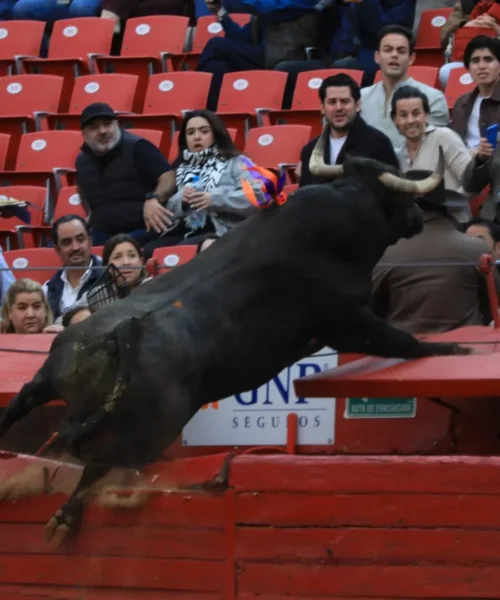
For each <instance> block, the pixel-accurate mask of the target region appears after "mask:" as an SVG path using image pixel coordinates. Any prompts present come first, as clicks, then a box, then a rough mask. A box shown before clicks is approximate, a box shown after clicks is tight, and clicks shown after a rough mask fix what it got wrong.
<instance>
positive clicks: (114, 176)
mask: <svg viewBox="0 0 500 600" xmlns="http://www.w3.org/2000/svg"><path fill="white" fill-rule="evenodd" d="M81 128H82V133H83V138H84V142H85V143H84V144H83V146H82V147H81V150H80V153H79V155H78V157H77V159H76V180H77V185H78V188H79V193H80V197H81V199H82V202H83V204H84V206H85V208H86V209H87V212H88V214H89V225H90V227H91V229H92V239H93V243H94V245H96V246H102V245H104V244H105V243H106V242H107V240H108V239H109V238H111V237H112V236H113V235H116V234H117V233H128V234H130V235H132V236H133V237H134V238H136V239H137V241H138V242H139V243H140V244H141V245H144V244H145V243H147V242H149V241H152V240H154V239H156V237H158V235H159V234H160V233H162V232H163V231H164V230H165V229H166V228H167V227H168V226H169V225H170V224H171V222H172V221H171V217H172V213H171V212H170V211H169V210H167V209H166V208H165V207H164V206H162V204H163V203H164V202H166V200H168V198H169V196H170V195H171V194H172V192H173V191H174V190H175V173H174V171H172V169H171V167H170V165H169V163H168V162H167V160H166V159H165V157H164V156H163V154H162V153H161V152H160V151H159V150H158V149H157V148H156V146H154V144H152V143H151V142H149V141H148V140H145V139H143V138H141V137H138V136H136V135H133V134H131V133H129V132H128V131H124V130H121V129H120V127H119V125H118V120H117V118H116V115H115V112H114V111H113V109H112V108H111V107H110V106H109V105H108V104H104V103H101V102H97V103H94V104H90V105H89V106H87V107H86V108H85V109H84V110H83V112H82V115H81Z"/></svg>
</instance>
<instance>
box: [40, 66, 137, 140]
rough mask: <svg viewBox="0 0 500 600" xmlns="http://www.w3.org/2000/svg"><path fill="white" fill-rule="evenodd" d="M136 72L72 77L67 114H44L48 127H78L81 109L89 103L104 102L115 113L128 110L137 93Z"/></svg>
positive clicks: (131, 106)
mask: <svg viewBox="0 0 500 600" xmlns="http://www.w3.org/2000/svg"><path fill="white" fill-rule="evenodd" d="M138 80H139V78H138V77H137V75H124V74H118V75H115V74H105V75H84V76H82V77H78V78H77V79H76V80H75V85H74V87H73V92H72V94H71V100H70V104H69V110H68V113H64V114H63V113H59V114H54V115H50V116H49V117H48V124H49V127H50V129H77V130H80V115H81V113H82V110H83V109H84V108H85V107H86V106H88V105H89V104H92V103H93V102H107V103H108V104H109V105H110V106H111V107H112V108H113V109H114V110H115V111H117V112H131V111H132V110H134V102H135V97H136V92H137V82H138Z"/></svg>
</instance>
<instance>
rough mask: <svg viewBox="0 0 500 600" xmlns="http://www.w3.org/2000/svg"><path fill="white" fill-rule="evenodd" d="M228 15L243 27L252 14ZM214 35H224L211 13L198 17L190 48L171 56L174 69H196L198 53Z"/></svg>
mask: <svg viewBox="0 0 500 600" xmlns="http://www.w3.org/2000/svg"><path fill="white" fill-rule="evenodd" d="M230 17H231V19H232V20H233V21H234V22H235V23H237V24H238V25H239V26H240V27H244V26H245V25H247V23H249V22H250V19H251V17H252V15H249V14H245V13H237V14H232V15H230ZM215 37H224V29H223V28H222V25H221V24H220V23H219V22H218V21H217V20H216V19H215V17H214V16H213V15H205V16H203V17H199V18H198V20H197V22H196V27H195V29H194V35H193V42H192V47H191V50H190V51H189V52H184V53H182V54H176V55H174V56H172V63H173V67H174V69H175V70H176V71H181V70H183V69H189V70H194V69H196V67H197V66H198V60H199V58H200V54H201V53H202V51H203V49H204V48H205V46H206V44H207V42H208V41H209V40H211V39H212V38H215Z"/></svg>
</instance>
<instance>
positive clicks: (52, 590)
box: [0, 585, 355, 600]
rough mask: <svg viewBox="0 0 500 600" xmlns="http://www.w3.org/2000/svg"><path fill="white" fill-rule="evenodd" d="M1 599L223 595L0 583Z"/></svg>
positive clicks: (209, 599)
mask: <svg viewBox="0 0 500 600" xmlns="http://www.w3.org/2000/svg"><path fill="white" fill-rule="evenodd" d="M0 600H223V596H222V594H220V593H213V592H175V591H168V592H165V591H164V590H162V591H147V590H140V589H129V590H123V589H119V590H116V589H109V588H98V589H86V588H81V587H78V588H67V587H48V586H11V585H5V586H3V585H0ZM353 600H355V599H353Z"/></svg>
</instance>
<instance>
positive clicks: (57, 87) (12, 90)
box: [0, 75, 64, 169]
mask: <svg viewBox="0 0 500 600" xmlns="http://www.w3.org/2000/svg"><path fill="white" fill-rule="evenodd" d="M63 82H64V80H63V78H62V77H56V76H54V75H13V76H10V77H0V132H2V133H7V134H9V135H10V136H11V142H10V147H9V153H8V155H7V161H6V167H7V168H8V169H12V168H14V164H15V161H16V155H17V151H18V149H19V142H20V140H21V135H22V134H23V133H28V132H30V131H35V130H36V129H42V128H44V123H43V122H42V120H41V119H40V118H37V119H36V121H35V116H36V113H38V112H45V113H48V112H57V111H58V110H59V106H60V102H61V93H62V88H63Z"/></svg>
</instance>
